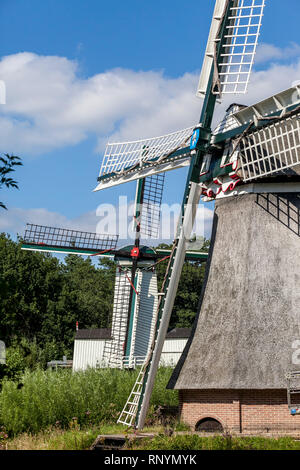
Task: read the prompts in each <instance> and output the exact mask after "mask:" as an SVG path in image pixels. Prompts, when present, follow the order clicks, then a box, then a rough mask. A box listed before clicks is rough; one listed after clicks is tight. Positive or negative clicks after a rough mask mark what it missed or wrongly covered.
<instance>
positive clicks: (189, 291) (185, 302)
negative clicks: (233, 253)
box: [157, 240, 209, 329]
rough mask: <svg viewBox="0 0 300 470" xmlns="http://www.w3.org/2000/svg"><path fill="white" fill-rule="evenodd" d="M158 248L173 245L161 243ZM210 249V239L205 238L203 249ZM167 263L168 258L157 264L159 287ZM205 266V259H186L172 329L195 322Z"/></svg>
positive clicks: (175, 304) (171, 321)
mask: <svg viewBox="0 0 300 470" xmlns="http://www.w3.org/2000/svg"><path fill="white" fill-rule="evenodd" d="M158 248H165V249H171V248H172V246H171V245H170V246H169V245H166V244H161V245H159V246H158ZM208 249H209V240H205V241H204V245H203V248H202V249H201V251H203V252H208ZM167 265H168V260H165V261H163V262H161V263H159V264H158V265H157V277H158V285H159V288H160V287H161V285H162V282H163V278H164V275H165V271H166V268H167ZM205 266H206V263H205V262H203V261H186V262H185V263H184V265H183V269H182V275H181V278H180V282H179V286H178V291H177V295H176V299H175V303H174V308H173V312H172V317H171V320H170V329H171V328H176V327H178V328H184V327H190V326H191V325H192V324H193V321H194V319H195V316H196V313H197V310H198V302H199V297H200V292H201V286H202V284H203V280H204V275H205Z"/></svg>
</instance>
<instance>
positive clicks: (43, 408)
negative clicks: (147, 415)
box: [0, 368, 177, 435]
mask: <svg viewBox="0 0 300 470" xmlns="http://www.w3.org/2000/svg"><path fill="white" fill-rule="evenodd" d="M137 373H138V371H134V372H132V371H128V370H118V369H89V370H87V371H84V372H76V373H72V372H71V371H70V370H58V371H50V370H48V371H42V370H36V371H34V372H29V371H27V372H25V373H24V374H23V376H22V377H21V380H22V384H23V386H22V387H21V388H18V384H17V383H16V382H15V381H11V380H7V379H4V381H3V384H2V385H3V386H2V391H1V393H0V425H2V426H4V428H5V429H6V431H7V432H8V433H9V434H10V435H16V434H19V433H22V432H32V433H37V432H39V431H41V430H43V429H46V428H47V427H49V426H60V427H62V428H69V427H74V426H76V425H78V426H84V425H99V423H115V422H116V421H117V418H118V414H119V412H120V411H121V410H122V408H123V406H124V404H125V402H126V400H127V398H128V395H129V393H130V391H131V389H132V387H133V384H134V382H135V380H136V377H137ZM170 374H171V369H170V368H160V369H159V371H158V375H157V379H156V382H155V387H154V393H153V396H152V400H151V404H152V406H154V407H155V406H158V405H174V404H177V393H176V392H172V391H167V392H166V393H165V392H164V391H163V390H164V389H165V387H166V384H167V382H168V379H169V377H170ZM160 393H162V395H161V394H160Z"/></svg>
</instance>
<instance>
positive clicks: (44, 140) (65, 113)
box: [0, 52, 199, 154]
mask: <svg viewBox="0 0 300 470" xmlns="http://www.w3.org/2000/svg"><path fill="white" fill-rule="evenodd" d="M0 78H1V79H2V80H4V81H5V83H6V88H7V100H6V101H7V104H6V105H5V106H2V107H1V114H0V138H1V145H2V148H5V149H8V151H14V152H22V154H24V152H27V153H33V154H34V153H36V154H38V153H42V152H45V151H47V150H51V149H55V148H59V147H64V146H67V145H76V144H77V143H79V142H81V141H82V140H84V139H85V138H87V136H88V135H89V134H94V135H96V136H97V138H98V139H99V145H100V146H103V141H104V140H105V141H106V139H107V136H108V135H110V134H112V133H114V132H116V131H117V133H118V135H119V137H120V138H123V137H125V136H126V138H127V137H130V138H135V137H136V136H138V137H139V136H140V135H141V133H142V134H143V135H144V136H151V135H152V134H154V135H155V134H157V133H159V134H160V133H165V132H169V131H170V130H173V129H177V128H178V129H180V128H182V127H185V126H187V125H192V124H193V123H194V122H196V121H197V119H198V113H199V102H198V100H197V99H196V98H195V96H194V93H193V90H194V89H195V87H196V77H195V76H194V75H191V74H185V75H183V76H182V77H179V78H177V79H169V78H166V77H164V75H163V73H162V72H151V71H150V72H134V71H131V70H124V69H114V70H110V71H107V72H105V73H101V74H97V75H94V76H92V77H89V78H82V77H81V76H80V70H79V67H78V64H77V63H76V62H74V61H71V60H68V59H66V58H63V57H56V56H39V55H36V54H32V53H28V52H24V53H20V54H15V55H11V56H7V57H4V58H2V60H1V62H0Z"/></svg>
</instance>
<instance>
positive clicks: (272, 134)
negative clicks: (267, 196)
mask: <svg viewBox="0 0 300 470" xmlns="http://www.w3.org/2000/svg"><path fill="white" fill-rule="evenodd" d="M299 120H300V109H299V108H298V110H297V109H296V110H295V111H293V112H292V113H288V114H287V115H286V116H283V117H282V118H281V119H278V120H275V121H274V122H273V123H271V124H269V125H266V126H264V127H262V128H260V129H257V130H255V131H254V132H249V133H248V134H246V135H245V136H244V137H243V138H242V139H241V141H240V143H239V162H240V169H239V174H240V175H241V177H242V179H243V181H244V182H248V181H252V180H255V179H257V178H263V177H267V176H280V175H287V176H294V175H299V174H300V122H299Z"/></svg>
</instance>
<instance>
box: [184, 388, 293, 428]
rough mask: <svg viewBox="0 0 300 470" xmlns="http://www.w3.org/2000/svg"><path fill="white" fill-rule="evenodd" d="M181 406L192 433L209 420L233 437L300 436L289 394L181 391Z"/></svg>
mask: <svg viewBox="0 0 300 470" xmlns="http://www.w3.org/2000/svg"><path fill="white" fill-rule="evenodd" d="M179 402H180V414H181V419H182V421H184V422H185V423H186V424H188V425H189V426H191V428H192V429H195V426H196V424H197V423H198V422H199V421H200V420H201V419H203V418H207V417H210V418H214V419H216V420H217V421H219V422H220V423H221V424H222V426H223V429H224V430H227V431H229V432H234V433H239V432H242V433H247V434H252V433H253V434H254V433H268V432H271V433H281V434H282V433H296V434H300V415H297V416H291V414H290V412H289V409H288V406H287V393H286V390H180V391H179Z"/></svg>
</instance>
